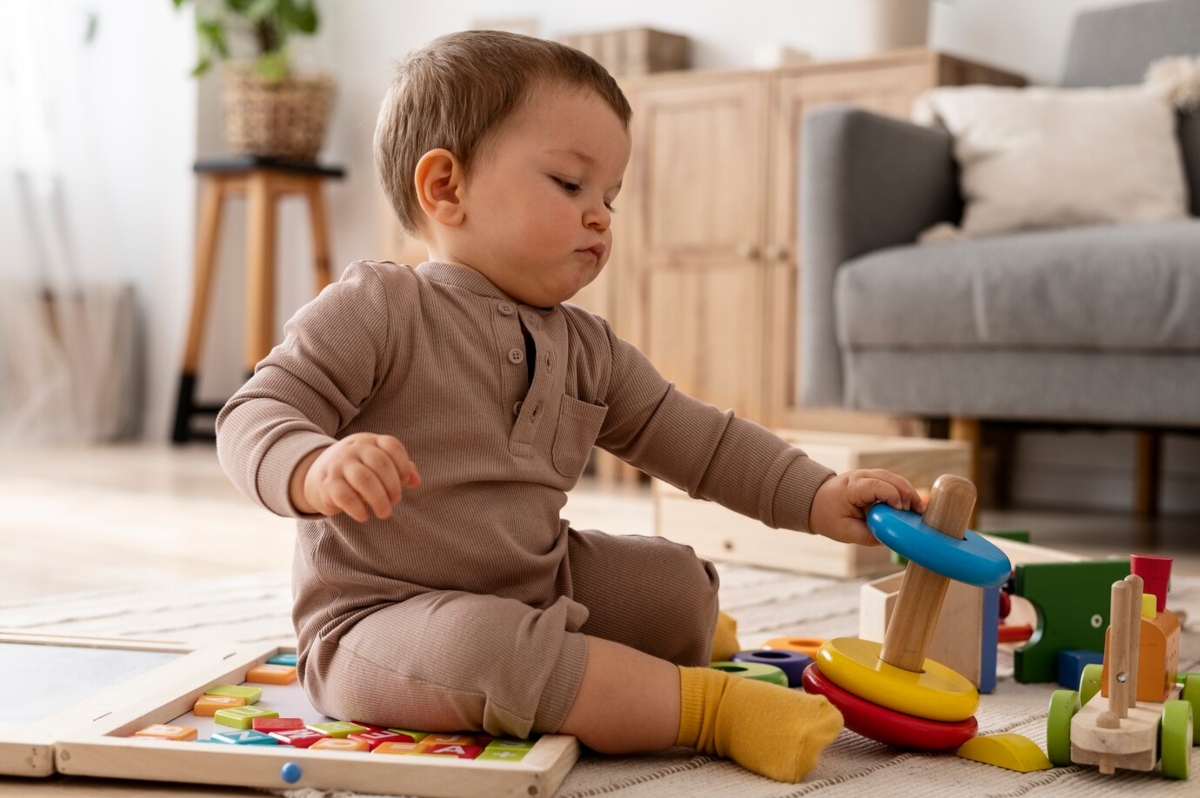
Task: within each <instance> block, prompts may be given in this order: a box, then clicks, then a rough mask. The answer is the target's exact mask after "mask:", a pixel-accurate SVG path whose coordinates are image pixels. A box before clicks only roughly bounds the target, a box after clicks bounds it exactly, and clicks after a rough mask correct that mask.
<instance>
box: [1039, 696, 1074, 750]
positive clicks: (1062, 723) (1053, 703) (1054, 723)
mask: <svg viewBox="0 0 1200 798" xmlns="http://www.w3.org/2000/svg"><path fill="white" fill-rule="evenodd" d="M1078 711H1079V693H1076V692H1075V691H1073V690H1055V691H1054V694H1053V695H1051V696H1050V717H1049V718H1047V719H1046V757H1047V758H1048V759H1049V760H1050V762H1051V764H1053V765H1054V766H1055V767H1067V766H1068V765H1070V764H1071V718H1073V717H1075V713H1076V712H1078Z"/></svg>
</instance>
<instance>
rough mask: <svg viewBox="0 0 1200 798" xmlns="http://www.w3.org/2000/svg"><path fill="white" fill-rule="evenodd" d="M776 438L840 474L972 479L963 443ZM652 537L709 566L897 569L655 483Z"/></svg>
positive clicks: (877, 549) (921, 482) (920, 481)
mask: <svg viewBox="0 0 1200 798" xmlns="http://www.w3.org/2000/svg"><path fill="white" fill-rule="evenodd" d="M777 432H778V434H779V435H780V436H781V437H783V438H784V439H785V440H787V441H788V442H789V443H792V444H794V445H796V446H799V447H800V448H801V449H803V450H804V451H805V452H807V453H808V455H809V456H810V457H812V458H813V459H814V460H816V461H817V462H819V463H822V464H823V465H826V466H829V467H830V468H832V469H833V470H835V471H837V472H838V473H839V474H840V473H842V472H843V471H850V470H853V469H856V468H884V469H887V470H888V471H892V472H895V473H897V474H899V475H900V476H902V477H904V478H906V479H908V480H909V481H910V482H912V483H913V485H914V486H916V487H918V488H928V487H930V486H931V485H932V484H933V481H934V480H935V479H937V478H938V477H939V476H941V475H942V474H957V475H960V476H967V475H969V473H970V471H969V469H970V465H971V451H970V446H969V444H967V443H965V442H962V441H942V440H930V439H927V438H904V437H895V436H887V435H856V434H852V433H837V432H811V431H797V430H781V431H777ZM654 502H655V534H657V535H661V536H662V537H665V538H668V539H670V540H673V541H675V542H677V543H684V544H686V545H688V546H691V547H692V548H693V549H695V550H696V554H698V555H699V556H701V557H705V558H707V559H710V560H723V561H727V562H740V563H746V564H748V565H761V566H765V567H767V568H780V569H783V570H787V571H796V572H799V573H810V574H822V575H826V576H838V577H857V576H875V575H879V574H887V573H892V572H894V571H896V570H898V568H897V566H895V565H894V564H893V563H892V561H891V552H889V551H888V550H887V549H886V548H884V547H882V546H874V547H871V548H866V547H863V546H848V545H845V544H842V543H837V542H835V541H832V540H829V539H828V538H824V537H820V536H819V535H810V534H807V533H803V532H791V531H788V530H782V529H770V528H768V527H766V526H763V525H762V524H761V523H759V522H758V521H757V520H755V519H752V518H748V517H746V516H744V515H740V514H738V513H735V512H733V511H732V510H728V509H726V508H724V507H722V506H720V505H719V504H715V503H713V502H707V501H697V500H694V499H692V498H690V497H689V496H688V495H687V494H686V493H684V492H683V491H681V490H678V489H676V488H674V487H672V486H670V485H667V484H666V483H663V482H659V481H657V480H656V481H655V484H654Z"/></svg>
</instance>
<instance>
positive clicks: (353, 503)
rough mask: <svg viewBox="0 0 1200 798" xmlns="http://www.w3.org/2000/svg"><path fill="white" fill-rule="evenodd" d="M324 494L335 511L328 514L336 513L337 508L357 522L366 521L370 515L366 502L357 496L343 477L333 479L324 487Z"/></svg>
mask: <svg viewBox="0 0 1200 798" xmlns="http://www.w3.org/2000/svg"><path fill="white" fill-rule="evenodd" d="M326 495H327V496H328V497H329V501H330V502H331V503H332V504H333V505H334V507H335V512H331V513H329V515H336V511H338V510H340V511H345V513H346V515H348V516H350V517H351V518H353V519H354V520H355V521H359V522H362V521H366V520H367V519H368V518H370V517H371V513H370V511H369V510H368V509H367V505H366V503H365V502H363V500H362V498H361V497H359V495H358V491H356V490H355V489H354V488H352V487H350V483H348V482H347V481H346V480H345V479H342V478H337V479H334V480H333V482H332V483H331V484H330V485H329V487H328V488H327V489H326Z"/></svg>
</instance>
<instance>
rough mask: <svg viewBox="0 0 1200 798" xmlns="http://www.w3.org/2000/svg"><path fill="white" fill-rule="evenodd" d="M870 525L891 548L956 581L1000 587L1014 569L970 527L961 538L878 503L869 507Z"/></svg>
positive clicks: (911, 513)
mask: <svg viewBox="0 0 1200 798" xmlns="http://www.w3.org/2000/svg"><path fill="white" fill-rule="evenodd" d="M867 528H868V529H870V530H871V534H872V535H874V536H875V537H876V539H878V540H879V542H880V543H882V544H883V545H885V546H887V547H888V548H889V549H891V550H892V551H894V552H896V553H897V554H899V555H901V556H903V557H907V558H908V559H910V560H912V561H913V562H915V563H917V564H918V565H922V566H924V567H926V568H928V569H929V570H931V571H933V572H934V573H938V574H941V575H942V576H946V577H949V578H950V579H953V580H955V581H956V582H966V583H967V584H968V585H976V586H978V587H999V586H1000V585H1002V584H1004V583H1005V582H1007V581H1008V577H1009V576H1010V575H1011V573H1012V564H1011V563H1009V561H1008V557H1006V556H1004V552H1002V551H1000V549H998V548H996V546H995V545H993V544H992V543H991V541H989V540H986V539H985V538H983V537H982V536H980V535H978V534H976V533H974V532H972V531H971V530H969V529H968V530H967V534H966V536H965V537H964V538H963V539H962V540H958V539H957V538H952V537H950V536H949V535H944V534H942V533H941V532H939V531H937V530H936V529H934V528H933V527H931V526H929V525H928V524H926V523H925V521H924V520H923V519H922V517H921V516H920V515H918V514H917V513H914V512H911V511H909V510H897V509H895V508H893V507H889V506H888V505H886V504H882V503H881V504H876V505H875V506H873V507H872V508H871V509H870V510H868V511H867Z"/></svg>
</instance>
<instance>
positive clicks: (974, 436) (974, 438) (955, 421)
mask: <svg viewBox="0 0 1200 798" xmlns="http://www.w3.org/2000/svg"><path fill="white" fill-rule="evenodd" d="M982 429H983V427H982V425H981V424H980V423H979V419H977V418H961V417H959V416H955V417H953V418H951V419H950V440H952V441H966V442H967V443H969V444H971V461H970V462H971V465H970V472H971V473H969V474H966V477H967V478H968V479H970V480H971V481H972V482H974V483H975V484H976V485H978V484H979V448H980V445H981V444H982V443H983V432H982ZM978 525H979V505H978V503H977V504H976V505H975V509H974V510H972V511H971V521H970V526H971V528H976V527H977V526H978Z"/></svg>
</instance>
